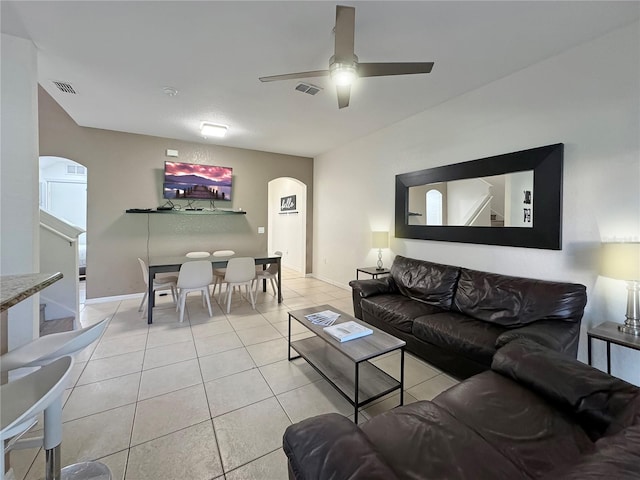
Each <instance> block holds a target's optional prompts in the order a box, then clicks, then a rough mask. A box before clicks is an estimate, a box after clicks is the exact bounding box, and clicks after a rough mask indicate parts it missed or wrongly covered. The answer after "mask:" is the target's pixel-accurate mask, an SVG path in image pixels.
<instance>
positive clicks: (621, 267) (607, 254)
mask: <svg viewBox="0 0 640 480" xmlns="http://www.w3.org/2000/svg"><path fill="white" fill-rule="evenodd" d="M600 273H601V274H602V275H603V276H605V277H609V278H615V279H618V280H626V282H627V292H628V293H627V314H626V320H625V321H624V325H619V326H618V330H620V331H621V332H623V333H628V334H631V335H636V336H640V242H611V243H603V244H602V266H601V269H600Z"/></svg>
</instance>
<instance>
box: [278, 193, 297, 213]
mask: <svg viewBox="0 0 640 480" xmlns="http://www.w3.org/2000/svg"><path fill="white" fill-rule="evenodd" d="M296 209H297V207H296V196H295V195H287V196H286V197H280V211H281V212H292V211H295V210H296Z"/></svg>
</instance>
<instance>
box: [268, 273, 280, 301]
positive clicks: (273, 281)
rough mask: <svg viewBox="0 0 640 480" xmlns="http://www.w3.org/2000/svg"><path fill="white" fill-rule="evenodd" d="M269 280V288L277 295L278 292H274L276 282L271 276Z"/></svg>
mask: <svg viewBox="0 0 640 480" xmlns="http://www.w3.org/2000/svg"><path fill="white" fill-rule="evenodd" d="M269 280H271V289H272V290H273V296H274V297H277V296H278V294H277V293H276V282H275V280H274V279H273V277H270V278H269Z"/></svg>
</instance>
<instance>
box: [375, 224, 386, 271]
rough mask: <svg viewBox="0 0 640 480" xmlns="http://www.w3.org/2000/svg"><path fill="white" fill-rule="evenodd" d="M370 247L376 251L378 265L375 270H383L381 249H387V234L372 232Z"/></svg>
mask: <svg viewBox="0 0 640 480" xmlns="http://www.w3.org/2000/svg"><path fill="white" fill-rule="evenodd" d="M372 244H373V245H372V246H373V248H377V249H378V264H377V268H376V270H384V268H382V249H383V248H389V232H373V236H372Z"/></svg>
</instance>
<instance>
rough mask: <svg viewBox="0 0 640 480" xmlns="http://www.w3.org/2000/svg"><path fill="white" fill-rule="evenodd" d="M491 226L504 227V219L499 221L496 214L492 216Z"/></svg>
mask: <svg viewBox="0 0 640 480" xmlns="http://www.w3.org/2000/svg"><path fill="white" fill-rule="evenodd" d="M491 226H492V227H504V218H503V219H498V216H497V215H496V214H495V213H492V214H491Z"/></svg>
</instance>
